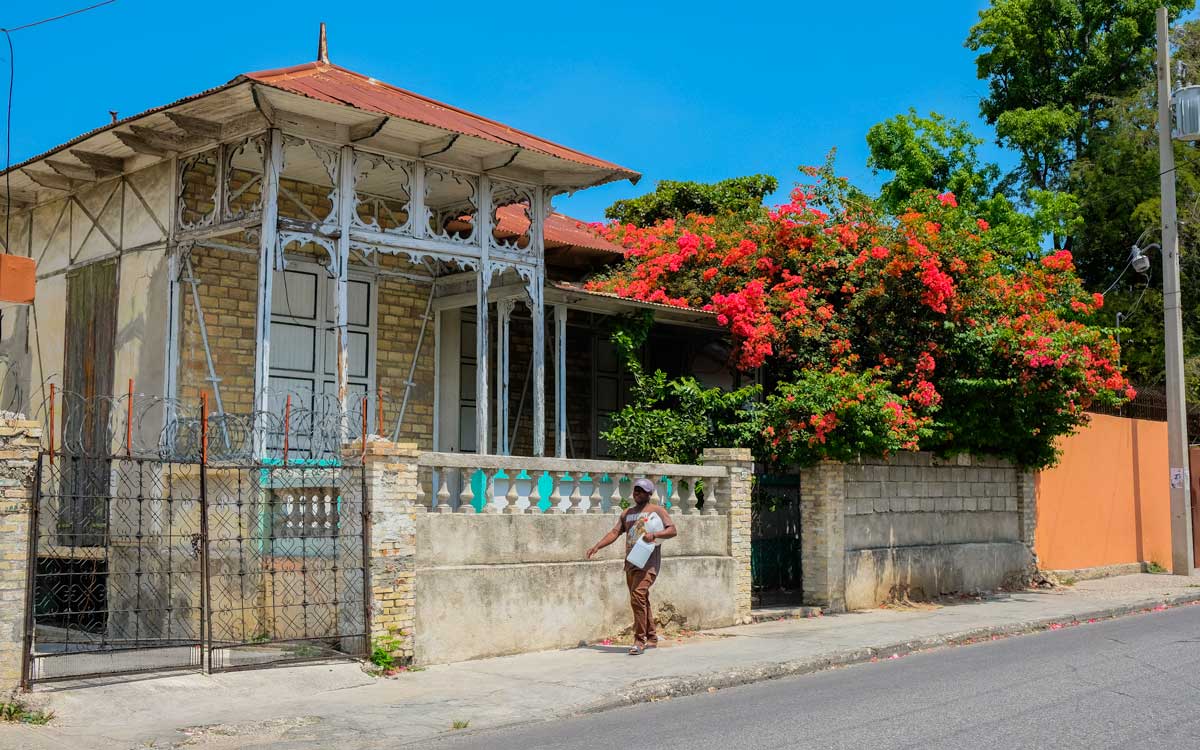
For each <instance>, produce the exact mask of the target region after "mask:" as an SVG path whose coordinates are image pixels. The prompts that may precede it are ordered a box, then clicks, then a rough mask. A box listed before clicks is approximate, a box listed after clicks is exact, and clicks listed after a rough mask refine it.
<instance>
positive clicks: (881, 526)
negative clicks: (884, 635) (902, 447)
mask: <svg viewBox="0 0 1200 750" xmlns="http://www.w3.org/2000/svg"><path fill="white" fill-rule="evenodd" d="M801 514H802V518H803V520H804V537H803V541H804V551H805V556H804V582H805V585H804V589H805V598H806V599H807V600H808V602H807V603H810V604H816V605H819V606H823V607H827V608H829V609H831V610H832V611H840V610H843V609H864V608H869V607H874V606H877V605H879V604H880V603H883V602H886V601H889V600H891V599H894V598H897V597H901V596H909V597H912V598H930V597H935V596H938V595H941V594H950V593H957V592H973V591H984V590H988V589H995V588H998V587H1000V586H1001V585H1002V584H1003V583H1004V582H1005V581H1006V580H1008V579H1010V578H1011V577H1012V576H1014V575H1017V574H1020V573H1021V572H1022V571H1024V570H1026V569H1027V568H1028V567H1029V565H1030V563H1031V562H1032V560H1033V557H1032V554H1031V546H1032V526H1033V484H1032V478H1031V477H1030V476H1029V475H1028V474H1026V473H1025V472H1022V471H1020V470H1018V469H1017V468H1015V467H1014V466H1013V465H1011V464H1010V463H1008V462H1006V461H1002V460H999V459H991V458H979V457H971V456H958V457H956V458H954V459H950V460H939V459H937V458H936V457H934V456H932V455H931V454H928V453H906V454H900V455H897V456H895V457H893V458H891V459H889V460H879V459H874V460H863V461H860V462H857V463H851V464H837V463H825V464H821V465H819V466H816V467H813V468H812V469H808V470H806V471H804V472H803V473H802V475H801Z"/></svg>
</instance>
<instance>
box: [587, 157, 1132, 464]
mask: <svg viewBox="0 0 1200 750" xmlns="http://www.w3.org/2000/svg"><path fill="white" fill-rule="evenodd" d="M807 174H808V175H809V177H810V178H812V179H811V181H810V182H809V184H803V185H801V186H799V187H797V188H796V189H795V190H794V191H793V192H792V194H791V200H790V201H789V202H788V203H786V204H784V205H781V206H778V207H776V208H774V209H772V210H770V211H768V212H765V216H764V217H763V218H762V219H755V220H753V221H749V222H747V221H746V220H745V219H737V218H734V217H733V216H729V217H723V218H722V217H706V216H695V215H693V216H689V217H687V218H686V219H684V220H679V221H675V220H667V221H664V222H661V223H659V224H655V225H654V226H648V227H636V226H633V225H621V224H615V223H614V224H609V225H596V227H595V229H596V231H598V232H600V233H601V234H602V235H603V236H605V237H606V238H607V239H609V240H611V241H613V242H616V243H619V244H621V245H622V246H624V247H625V248H626V249H627V254H628V258H627V261H626V262H625V263H624V264H623V265H621V266H619V267H617V268H615V269H613V270H612V271H610V272H609V273H608V274H606V275H605V276H603V277H600V278H597V279H595V280H593V281H591V282H590V286H591V288H593V289H597V290H602V291H607V292H614V293H617V294H619V295H622V296H626V297H631V298H635V299H641V300H647V301H652V302H659V303H663V304H667V305H673V306H681V307H682V306H687V307H694V308H701V309H704V310H710V311H712V312H714V313H715V314H716V315H717V319H718V321H719V322H720V323H721V324H722V325H724V326H726V327H727V328H728V329H729V331H730V333H731V335H732V338H733V341H734V344H735V351H734V354H733V359H734V364H735V365H736V366H737V367H738V368H740V369H742V370H747V371H750V370H754V369H756V368H760V367H762V368H765V369H766V371H767V372H768V374H769V377H768V378H766V379H767V380H768V382H772V383H776V384H777V385H775V386H774V387H772V388H769V389H768V392H767V394H766V395H765V396H764V397H763V398H762V399H761V400H760V401H759V402H758V404H757V406H756V407H755V408H753V409H750V410H747V411H745V412H744V414H745V415H746V418H747V419H753V420H754V425H753V429H752V430H750V431H749V433H748V434H751V435H753V438H754V439H753V443H754V444H753V446H752V447H754V448H755V449H756V454H757V456H758V458H759V459H760V460H764V461H769V462H775V463H784V464H801V465H804V464H811V463H813V462H815V461H818V460H820V459H823V458H830V459H839V460H846V459H850V458H853V457H855V456H859V455H886V454H888V453H891V452H895V451H900V450H918V449H925V450H935V451H938V452H941V453H954V452H961V451H971V452H975V453H986V454H993V455H1002V456H1007V457H1009V458H1012V459H1013V460H1015V461H1017V462H1018V463H1020V464H1022V465H1024V466H1029V467H1041V466H1046V465H1049V464H1051V463H1053V461H1054V459H1055V456H1056V451H1055V439H1056V438H1057V437H1059V436H1062V435H1065V434H1069V433H1070V432H1072V431H1073V430H1074V429H1076V428H1077V427H1079V426H1080V425H1082V424H1083V423H1085V422H1086V420H1087V416H1086V413H1085V410H1086V409H1088V408H1089V407H1091V406H1092V405H1097V404H1107V405H1113V404H1117V403H1120V402H1121V401H1122V400H1123V399H1126V398H1128V397H1131V396H1132V395H1133V392H1132V389H1131V388H1130V386H1129V384H1128V382H1127V381H1126V380H1125V377H1124V376H1123V374H1122V372H1121V370H1120V368H1119V366H1118V365H1117V345H1116V342H1115V341H1114V339H1113V337H1112V335H1111V334H1110V332H1109V331H1107V330H1105V329H1100V328H1096V327H1094V326H1089V325H1086V324H1085V323H1084V322H1083V321H1084V320H1085V319H1087V318H1088V316H1089V315H1090V314H1091V313H1093V312H1094V311H1095V309H1096V308H1097V307H1099V306H1101V305H1102V304H1103V299H1102V298H1101V297H1100V296H1099V295H1091V294H1088V293H1087V292H1085V290H1084V289H1083V287H1082V285H1081V284H1080V281H1079V278H1078V277H1077V276H1076V274H1075V270H1074V264H1073V262H1072V258H1071V254H1070V252H1068V251H1065V250H1060V251H1057V252H1052V253H1048V254H1047V255H1045V256H1044V257H1042V258H1040V259H1039V260H1037V261H1035V262H1029V261H1027V260H1025V259H1024V256H1023V255H1021V256H1020V259H1018V256H1017V255H1016V254H1014V253H1011V252H1009V250H1008V249H1007V248H1005V247H1004V246H1003V245H1002V242H1001V241H1000V239H999V238H998V237H997V236H991V235H989V227H988V225H987V223H986V222H984V221H982V220H980V219H977V218H975V217H973V216H971V215H970V214H969V213H968V212H967V211H966V210H964V209H962V208H959V207H958V205H957V202H956V200H955V198H954V196H953V195H952V194H949V193H946V194H941V195H934V194H932V193H930V194H919V195H915V196H914V197H913V200H912V203H911V207H910V208H909V209H908V210H907V211H906V212H905V213H903V214H902V215H899V216H888V215H882V214H881V213H880V212H879V211H878V210H877V209H876V208H875V205H874V203H873V202H872V201H871V200H869V199H867V198H866V197H865V196H863V195H862V194H861V193H858V192H856V191H854V190H853V189H852V188H850V187H849V186H848V185H847V183H846V182H845V181H844V180H841V179H839V178H835V177H833V176H832V173H831V171H830V169H829V168H828V167H826V168H824V169H812V170H808V171H807ZM644 406H645V405H642V404H635V405H634V406H633V407H632V408H640V407H644ZM655 406H657V407H658V408H661V407H662V404H661V403H660V404H656V405H655Z"/></svg>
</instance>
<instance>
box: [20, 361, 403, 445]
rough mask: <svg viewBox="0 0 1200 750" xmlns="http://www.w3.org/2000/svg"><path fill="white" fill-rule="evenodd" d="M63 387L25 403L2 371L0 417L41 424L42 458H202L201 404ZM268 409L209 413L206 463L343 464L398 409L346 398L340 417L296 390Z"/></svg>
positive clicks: (273, 397)
mask: <svg viewBox="0 0 1200 750" xmlns="http://www.w3.org/2000/svg"><path fill="white" fill-rule="evenodd" d="M60 381H61V378H60V377H59V376H57V375H52V376H50V377H48V378H46V380H45V381H44V382H43V383H41V384H39V385H37V386H33V387H31V388H29V389H28V391H29V393H28V395H26V392H25V388H23V387H22V386H21V383H20V376H19V374H18V373H17V372H16V371H14V370H11V369H10V370H6V371H5V372H4V374H3V376H2V377H0V410H3V411H5V412H8V413H9V414H10V415H16V414H24V415H26V416H27V418H28V419H31V420H35V421H37V422H39V423H41V425H42V444H43V447H44V448H46V449H47V450H53V451H55V452H60V453H63V454H67V455H77V456H110V455H111V456H117V455H120V456H135V457H141V458H156V459H163V460H180V461H198V460H200V459H201V458H202V453H203V447H204V446H203V436H204V432H205V430H204V424H203V422H204V417H205V415H204V413H203V407H202V405H201V400H200V399H199V398H190V399H179V398H167V397H164V396H161V395H156V394H149V393H139V392H136V391H135V392H133V393H128V392H127V393H124V394H121V395H119V396H112V397H108V396H95V395H89V394H81V393H77V392H74V391H67V390H64V389H62V388H61V387H60V385H59V382H60ZM289 396H290V399H289V398H288V397H289ZM289 401H290V403H289ZM211 403H212V401H211V400H210V401H209V404H210V405H211ZM267 403H269V404H272V407H273V408H272V409H270V410H265V411H252V412H249V413H234V412H230V411H226V412H209V413H208V414H207V436H208V445H207V458H208V460H209V461H210V462H222V461H228V462H243V463H244V462H246V461H247V460H252V459H254V458H255V457H259V456H261V457H263V458H264V460H268V461H272V462H281V461H283V460H284V458H285V454H286V458H287V461H288V463H293V462H296V463H299V462H328V461H341V460H343V458H344V456H343V454H344V449H345V447H346V446H347V445H349V444H351V443H353V442H354V441H356V440H359V441H361V439H362V434H363V427H364V424H365V425H367V429H368V434H370V432H371V431H372V429H371V428H372V427H374V428H375V429H374V430H373V431H379V427H378V426H377V424H376V423H378V422H379V421H380V419H381V417H382V416H383V415H384V414H385V412H388V411H391V412H394V411H395V408H396V406H397V405H396V404H393V403H391V402H390V401H389V400H387V399H386V398H384V397H383V395H382V394H376V395H373V396H370V395H364V394H361V393H360V394H354V395H352V396H350V397H348V398H347V403H346V407H345V408H344V409H343V408H342V403H341V401H340V400H339V399H338V398H337V396H336V395H334V394H330V393H324V392H318V391H311V390H305V389H298V388H289V389H287V390H286V391H282V390H277V391H274V392H269V393H268V394H267ZM384 427H386V425H384Z"/></svg>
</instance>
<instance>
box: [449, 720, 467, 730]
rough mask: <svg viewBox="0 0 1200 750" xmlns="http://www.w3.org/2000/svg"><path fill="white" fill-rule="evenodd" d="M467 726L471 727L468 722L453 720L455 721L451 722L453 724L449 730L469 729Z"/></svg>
mask: <svg viewBox="0 0 1200 750" xmlns="http://www.w3.org/2000/svg"><path fill="white" fill-rule="evenodd" d="M469 726H471V722H469V721H463V720H462V719H455V720H454V721H453V722H452V723H451V724H450V728H451V729H466V728H467V727H469Z"/></svg>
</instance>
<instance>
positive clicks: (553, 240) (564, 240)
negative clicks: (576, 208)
mask: <svg viewBox="0 0 1200 750" xmlns="http://www.w3.org/2000/svg"><path fill="white" fill-rule="evenodd" d="M526 210H527V207H525V206H521V205H517V204H510V205H507V206H500V207H499V208H497V209H496V233H497V234H498V235H499V236H501V237H516V236H518V235H521V234H524V233H525V232H527V231H529V217H528V216H527V215H526V213H525V212H526ZM543 232H544V234H545V238H546V247H547V248H555V247H564V248H587V249H588V250H597V251H600V252H601V253H605V254H607V255H609V256H612V258H609V259H617V258H623V257H625V251H624V250H623V249H621V247H620V246H619V245H615V244H613V243H611V242H609V241H608V240H606V239H604V238H603V237H600V236H599V235H597V234H595V233H594V232H592V231H591V230H590V229H588V228H587V223H586V222H584V221H581V220H579V219H574V218H572V217H570V216H566V215H565V214H560V213H558V212H557V211H555V212H553V213H551V214H550V215H549V216H547V217H546V222H545V224H544V225H543Z"/></svg>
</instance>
